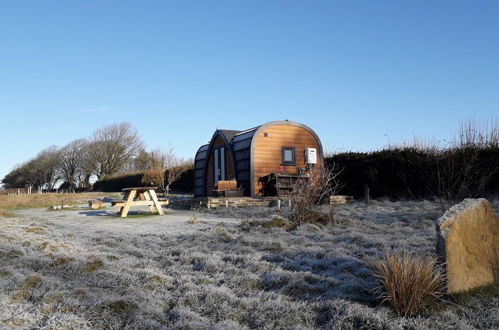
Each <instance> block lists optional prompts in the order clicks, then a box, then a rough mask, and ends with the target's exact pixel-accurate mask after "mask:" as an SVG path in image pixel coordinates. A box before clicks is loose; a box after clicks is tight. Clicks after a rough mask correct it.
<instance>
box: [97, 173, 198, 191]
mask: <svg viewBox="0 0 499 330" xmlns="http://www.w3.org/2000/svg"><path fill="white" fill-rule="evenodd" d="M142 176H143V174H142V173H123V174H119V175H115V176H113V177H110V178H106V179H102V180H98V181H97V182H95V183H94V187H93V190H95V191H103V192H114V191H121V189H123V188H129V187H142V186H144V185H145V184H144V183H142ZM193 187H194V170H193V169H188V170H187V171H185V172H184V173H182V176H181V177H180V178H179V179H178V180H177V181H175V182H174V183H173V184H172V185H171V187H170V188H171V189H172V190H173V191H178V192H184V193H192V192H193Z"/></svg>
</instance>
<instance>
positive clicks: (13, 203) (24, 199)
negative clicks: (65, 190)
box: [0, 193, 110, 215]
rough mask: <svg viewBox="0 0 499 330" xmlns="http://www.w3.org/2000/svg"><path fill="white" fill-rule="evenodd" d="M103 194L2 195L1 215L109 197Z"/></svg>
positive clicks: (0, 202)
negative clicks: (24, 209) (19, 210)
mask: <svg viewBox="0 0 499 330" xmlns="http://www.w3.org/2000/svg"><path fill="white" fill-rule="evenodd" d="M109 195H110V194H103V193H79V194H31V195H0V215H1V214H2V213H4V214H5V213H6V211H7V210H15V209H22V208H31V207H47V206H50V205H56V204H57V205H59V204H61V203H62V202H64V204H65V205H71V204H78V203H85V202H86V201H88V200H89V199H93V198H98V197H103V196H109Z"/></svg>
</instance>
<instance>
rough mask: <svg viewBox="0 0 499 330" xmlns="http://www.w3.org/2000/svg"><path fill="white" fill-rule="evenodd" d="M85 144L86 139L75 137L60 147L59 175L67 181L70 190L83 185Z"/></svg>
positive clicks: (86, 142) (86, 143)
mask: <svg viewBox="0 0 499 330" xmlns="http://www.w3.org/2000/svg"><path fill="white" fill-rule="evenodd" d="M87 145H88V141H87V140H86V139H77V140H74V141H71V142H70V143H68V144H67V145H66V146H65V147H63V148H62V149H61V157H60V165H59V167H60V170H61V176H62V179H63V180H64V181H66V182H67V184H68V186H69V190H70V191H72V192H74V191H75V190H76V188H79V187H81V186H82V185H84V181H85V171H84V164H85V161H86V160H85V157H86V153H85V149H86V147H87Z"/></svg>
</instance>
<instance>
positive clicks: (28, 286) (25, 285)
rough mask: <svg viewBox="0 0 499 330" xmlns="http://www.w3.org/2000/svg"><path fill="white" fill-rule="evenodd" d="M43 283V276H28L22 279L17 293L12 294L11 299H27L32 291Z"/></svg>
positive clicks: (17, 300) (18, 300) (15, 300)
mask: <svg viewBox="0 0 499 330" xmlns="http://www.w3.org/2000/svg"><path fill="white" fill-rule="evenodd" d="M41 283H42V278H41V277H40V276H28V277H26V278H25V279H24V281H22V282H21V283H20V284H19V285H18V286H17V290H16V293H14V294H13V295H12V296H11V300H12V301H14V302H20V301H24V300H27V299H28V298H29V296H30V294H31V291H32V290H33V289H35V288H36V287H38V286H39V285H40V284H41Z"/></svg>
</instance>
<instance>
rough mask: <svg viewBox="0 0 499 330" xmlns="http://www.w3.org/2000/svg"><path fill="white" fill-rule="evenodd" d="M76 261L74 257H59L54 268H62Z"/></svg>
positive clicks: (53, 264)
mask: <svg viewBox="0 0 499 330" xmlns="http://www.w3.org/2000/svg"><path fill="white" fill-rule="evenodd" d="M73 260H75V259H74V258H72V257H57V258H56V259H55V260H54V262H53V263H52V266H55V267H57V266H61V265H64V264H67V263H68V262H71V261H73Z"/></svg>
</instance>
